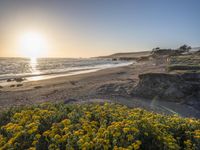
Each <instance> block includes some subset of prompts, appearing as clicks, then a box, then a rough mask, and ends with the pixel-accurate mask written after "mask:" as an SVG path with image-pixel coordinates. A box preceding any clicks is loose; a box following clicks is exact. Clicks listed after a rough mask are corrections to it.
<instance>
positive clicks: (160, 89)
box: [131, 73, 200, 102]
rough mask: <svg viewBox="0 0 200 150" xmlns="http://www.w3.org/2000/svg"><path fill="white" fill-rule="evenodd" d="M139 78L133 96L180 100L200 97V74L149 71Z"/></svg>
mask: <svg viewBox="0 0 200 150" xmlns="http://www.w3.org/2000/svg"><path fill="white" fill-rule="evenodd" d="M194 78H195V80H194ZM139 79H140V80H139V83H138V85H137V86H136V87H135V88H134V90H133V91H132V92H131V95H132V96H139V97H143V98H148V99H154V98H158V99H160V100H168V101H179V102H180V101H183V100H186V99H192V98H196V99H198V98H200V92H199V91H200V82H199V81H200V75H199V74H193V73H191V74H180V75H179V74H164V73H147V74H141V75H139Z"/></svg>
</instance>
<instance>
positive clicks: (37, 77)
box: [0, 61, 136, 87]
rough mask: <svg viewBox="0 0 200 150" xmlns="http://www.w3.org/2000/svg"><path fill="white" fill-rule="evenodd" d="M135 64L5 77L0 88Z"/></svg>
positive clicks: (126, 63) (128, 63)
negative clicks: (18, 80)
mask: <svg viewBox="0 0 200 150" xmlns="http://www.w3.org/2000/svg"><path fill="white" fill-rule="evenodd" d="M133 63H136V62H133V61H129V62H123V63H118V64H106V65H100V66H96V67H91V68H90V67H88V68H83V69H74V70H68V71H63V72H52V73H41V74H30V75H19V76H16V77H5V78H2V79H0V86H2V87H4V86H9V85H13V84H18V83H26V82H31V81H40V80H48V79H53V78H58V77H67V76H72V75H81V74H85V73H92V72H96V71H99V70H104V69H109V68H117V67H123V66H128V65H131V64H133ZM15 79H20V80H23V81H21V82H17V81H15ZM8 80H13V81H9V82H8Z"/></svg>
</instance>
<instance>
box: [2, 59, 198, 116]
mask: <svg viewBox="0 0 200 150" xmlns="http://www.w3.org/2000/svg"><path fill="white" fill-rule="evenodd" d="M150 72H151V73H152V72H155V73H163V72H165V65H162V64H160V65H158V66H156V65H154V62H152V61H148V62H141V63H136V64H132V65H128V66H123V67H116V68H107V69H102V70H99V71H96V72H90V73H83V74H78V75H70V76H63V77H56V78H51V79H46V80H39V81H30V82H24V83H23V86H20V87H10V86H7V87H4V88H2V89H0V108H1V109H4V108H8V107H11V106H20V105H32V104H38V103H43V102H64V103H82V102H99V101H100V102H105V101H111V102H116V103H121V104H124V105H126V106H129V107H140V108H145V109H148V110H151V111H154V112H158V113H165V114H176V113H177V114H179V115H180V116H183V117H196V118H200V111H198V110H196V109H195V108H193V107H190V106H188V105H185V104H181V103H177V102H167V101H158V100H156V101H155V100H146V99H141V98H139V97H131V96H130V95H129V94H128V93H127V91H129V90H131V89H133V88H134V87H135V86H136V85H137V84H138V82H139V78H138V75H139V74H142V73H150ZM124 89H126V91H124ZM174 112H175V113H174Z"/></svg>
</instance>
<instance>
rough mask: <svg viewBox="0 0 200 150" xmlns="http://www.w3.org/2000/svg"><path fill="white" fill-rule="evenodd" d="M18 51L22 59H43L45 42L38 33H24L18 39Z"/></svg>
mask: <svg viewBox="0 0 200 150" xmlns="http://www.w3.org/2000/svg"><path fill="white" fill-rule="evenodd" d="M20 51H21V53H22V55H23V56H24V57H29V58H38V57H44V56H45V52H46V41H45V38H44V36H43V35H42V34H40V33H38V32H26V33H24V34H22V35H21V37H20Z"/></svg>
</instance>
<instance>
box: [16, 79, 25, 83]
mask: <svg viewBox="0 0 200 150" xmlns="http://www.w3.org/2000/svg"><path fill="white" fill-rule="evenodd" d="M24 80H25V79H24V78H15V81H16V82H22V81H24Z"/></svg>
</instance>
